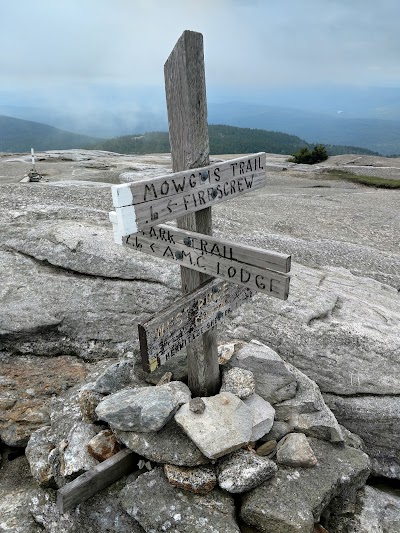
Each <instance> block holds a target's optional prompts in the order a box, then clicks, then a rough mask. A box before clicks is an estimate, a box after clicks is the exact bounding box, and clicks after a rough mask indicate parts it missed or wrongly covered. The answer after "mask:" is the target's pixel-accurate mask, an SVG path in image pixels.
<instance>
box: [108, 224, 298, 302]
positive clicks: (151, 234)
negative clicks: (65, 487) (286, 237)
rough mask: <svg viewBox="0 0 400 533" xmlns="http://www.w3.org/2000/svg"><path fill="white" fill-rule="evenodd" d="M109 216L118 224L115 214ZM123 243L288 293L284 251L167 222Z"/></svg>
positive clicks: (265, 289)
mask: <svg viewBox="0 0 400 533" xmlns="http://www.w3.org/2000/svg"><path fill="white" fill-rule="evenodd" d="M110 219H111V221H112V222H114V224H115V216H111V217H110ZM113 219H114V220H113ZM122 244H124V245H127V246H130V247H132V248H133V249H135V250H138V251H140V252H144V253H146V254H149V255H153V256H156V257H160V258H162V259H165V260H167V261H170V262H173V263H176V264H179V265H181V266H185V267H188V268H191V269H193V270H197V271H198V272H203V273H204V274H208V275H210V276H213V277H216V278H222V279H225V280H227V281H231V282H234V283H237V284H239V285H243V286H244V287H247V288H249V289H252V290H255V291H259V292H263V293H265V294H268V295H269V296H274V297H275V298H280V299H281V300H286V299H287V297H288V294H289V283H290V277H289V276H288V274H287V272H288V271H289V270H290V256H288V255H285V254H280V253H277V252H271V251H268V250H261V249H258V248H254V247H252V246H239V245H237V244H234V243H232V242H230V241H223V240H221V239H216V238H214V237H210V236H208V235H202V234H199V233H195V232H191V231H190V232H189V231H186V230H181V229H177V228H173V227H172V226H165V225H160V226H151V227H150V228H148V229H146V230H142V231H140V232H138V233H136V234H133V235H128V236H127V237H123V238H122Z"/></svg>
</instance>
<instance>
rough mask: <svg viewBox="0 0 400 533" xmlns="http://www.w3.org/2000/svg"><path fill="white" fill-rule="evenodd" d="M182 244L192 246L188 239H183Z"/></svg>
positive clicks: (190, 240)
mask: <svg viewBox="0 0 400 533" xmlns="http://www.w3.org/2000/svg"><path fill="white" fill-rule="evenodd" d="M183 243H184V244H186V246H192V239H191V238H190V237H185V238H184V239H183Z"/></svg>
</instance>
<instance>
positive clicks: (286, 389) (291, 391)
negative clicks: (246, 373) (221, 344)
mask: <svg viewBox="0 0 400 533" xmlns="http://www.w3.org/2000/svg"><path fill="white" fill-rule="evenodd" d="M225 366H226V368H233V367H239V368H243V369H245V370H251V372H252V373H253V375H254V379H255V382H256V393H257V394H259V395H260V396H261V397H262V398H264V400H266V401H267V402H270V403H271V404H275V403H277V402H282V401H283V400H287V399H288V398H293V396H294V395H295V394H296V379H295V377H294V376H293V374H291V373H290V372H289V371H288V370H287V368H286V366H285V365H284V362H283V361H282V359H281V358H280V357H279V355H278V354H277V353H276V352H275V351H274V350H272V349H271V348H269V347H268V346H265V345H263V344H261V343H250V344H246V346H244V347H243V348H242V349H241V350H239V351H238V352H237V353H236V354H234V355H233V356H232V358H231V359H230V360H229V361H228V362H227V363H226V365H225Z"/></svg>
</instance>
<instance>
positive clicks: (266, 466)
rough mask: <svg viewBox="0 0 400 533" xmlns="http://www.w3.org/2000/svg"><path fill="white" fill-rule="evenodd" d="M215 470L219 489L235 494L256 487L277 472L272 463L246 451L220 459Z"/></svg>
mask: <svg viewBox="0 0 400 533" xmlns="http://www.w3.org/2000/svg"><path fill="white" fill-rule="evenodd" d="M217 469H218V484H219V486H220V487H221V489H224V490H226V491H228V492H232V493H235V494H237V493H241V492H246V491H248V490H251V489H253V488H254V487H257V486H258V485H260V484H261V483H263V482H264V481H266V480H267V479H270V478H271V477H273V476H274V475H275V472H276V471H277V470H278V468H277V466H276V464H275V463H274V461H271V460H270V459H267V458H265V457H260V456H259V455H257V454H255V453H254V452H250V451H246V450H238V451H236V452H233V453H232V454H230V455H228V456H227V457H224V458H222V459H220V460H219V461H218V464H217Z"/></svg>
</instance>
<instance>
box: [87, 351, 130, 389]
mask: <svg viewBox="0 0 400 533" xmlns="http://www.w3.org/2000/svg"><path fill="white" fill-rule="evenodd" d="M132 368H133V361H130V360H129V359H128V360H124V361H118V363H114V364H113V365H111V366H109V367H108V368H107V369H106V370H105V371H104V372H103V373H102V374H101V375H100V376H99V377H98V378H97V379H96V381H95V383H94V387H93V390H94V391H95V392H99V393H100V394H112V393H114V392H117V391H119V390H121V389H123V388H124V387H127V386H128V385H129V384H131V372H132Z"/></svg>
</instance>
